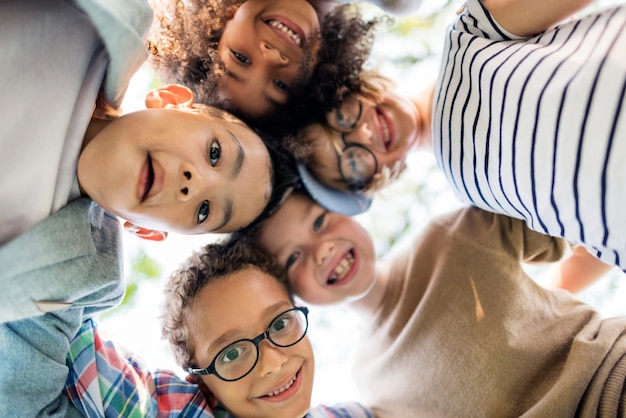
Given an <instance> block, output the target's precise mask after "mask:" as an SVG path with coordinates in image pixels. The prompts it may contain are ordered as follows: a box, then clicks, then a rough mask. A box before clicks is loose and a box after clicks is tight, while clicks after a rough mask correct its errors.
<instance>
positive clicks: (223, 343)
mask: <svg viewBox="0 0 626 418" xmlns="http://www.w3.org/2000/svg"><path fill="white" fill-rule="evenodd" d="M272 277H273V276H272ZM276 280H278V279H276ZM287 306H292V304H291V302H287V301H284V300H281V301H280V302H277V303H275V304H273V305H271V306H268V307H267V308H265V309H264V310H263V312H262V313H261V316H263V317H265V316H268V315H269V314H271V313H272V312H274V313H275V314H278V312H277V311H278V308H281V307H287ZM272 319H273V318H272ZM267 325H270V324H267ZM265 330H266V329H263V332H265ZM237 334H239V331H238V330H236V329H231V330H228V331H226V332H225V333H223V334H222V335H220V336H219V338H217V339H215V341H213V342H212V343H211V344H209V346H208V347H207V351H208V352H209V353H211V352H213V351H217V350H223V349H224V348H226V347H227V344H232V343H234V342H235V338H236V337H235V336H236V335H237ZM254 337H256V335H254V336H252V337H250V339H252V338H254ZM239 339H241V338H237V340H239Z"/></svg>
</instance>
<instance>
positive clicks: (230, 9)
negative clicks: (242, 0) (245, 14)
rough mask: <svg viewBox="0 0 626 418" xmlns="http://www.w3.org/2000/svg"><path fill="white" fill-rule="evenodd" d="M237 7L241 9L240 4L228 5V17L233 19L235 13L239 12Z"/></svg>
mask: <svg viewBox="0 0 626 418" xmlns="http://www.w3.org/2000/svg"><path fill="white" fill-rule="evenodd" d="M237 9H239V6H230V7H228V9H226V19H227V20H231V19H232V18H233V17H235V13H237Z"/></svg>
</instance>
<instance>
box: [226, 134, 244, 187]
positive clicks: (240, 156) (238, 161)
mask: <svg viewBox="0 0 626 418" xmlns="http://www.w3.org/2000/svg"><path fill="white" fill-rule="evenodd" d="M228 135H230V138H231V139H232V140H233V143H234V144H235V147H237V157H236V158H235V165H234V166H233V169H232V170H231V172H230V178H231V179H234V178H236V177H237V176H238V175H239V173H240V172H241V168H242V167H243V162H244V159H245V158H246V153H245V151H244V149H243V147H242V146H241V142H239V138H237V135H235V134H234V133H233V132H232V131H228Z"/></svg>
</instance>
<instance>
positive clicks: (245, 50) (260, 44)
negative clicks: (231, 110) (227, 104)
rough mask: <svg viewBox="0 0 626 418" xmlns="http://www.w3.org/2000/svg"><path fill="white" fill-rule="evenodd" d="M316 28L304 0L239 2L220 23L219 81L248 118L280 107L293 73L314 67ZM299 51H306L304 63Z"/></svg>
mask: <svg viewBox="0 0 626 418" xmlns="http://www.w3.org/2000/svg"><path fill="white" fill-rule="evenodd" d="M273 21H276V22H281V24H283V25H285V26H286V27H288V28H290V30H292V31H293V32H294V33H296V34H298V36H299V38H300V41H299V42H300V44H298V42H297V41H294V39H292V36H290V35H291V33H290V32H289V33H287V34H286V33H285V32H283V31H282V30H281V28H276V27H273V26H272V24H271V23H272V22H273ZM319 29H320V26H319V19H318V15H317V12H316V10H315V9H314V8H313V6H312V5H311V4H310V3H308V2H307V1H305V0H275V1H271V2H268V1H265V0H247V1H245V2H244V3H243V4H242V5H241V6H239V8H238V9H236V11H235V12H234V14H233V17H232V19H230V20H229V21H228V23H227V24H226V28H225V30H224V33H223V35H222V37H221V38H220V41H219V44H218V54H219V55H220V57H221V59H222V61H223V63H224V65H225V67H226V69H227V74H226V76H224V77H223V78H222V79H221V80H220V88H221V90H222V92H223V94H224V95H225V96H226V97H228V99H229V100H230V101H231V102H232V103H233V104H234V105H235V106H236V107H237V108H238V109H239V110H240V111H241V112H243V113H244V114H246V115H247V116H248V117H251V118H259V117H261V116H263V115H268V114H271V113H272V112H274V111H275V110H276V109H277V108H278V107H280V106H282V105H285V104H286V103H287V100H288V97H289V89H290V88H291V87H292V86H293V85H294V83H295V82H296V81H297V80H298V77H299V76H301V75H306V74H310V73H311V71H312V68H313V67H314V66H315V63H316V59H315V57H316V56H317V51H318V49H319V43H320V41H319V36H318V33H319ZM241 34H245V36H241ZM305 49H307V50H309V51H311V54H312V57H313V60H312V61H310V62H307V61H306V60H305ZM303 66H304V67H303Z"/></svg>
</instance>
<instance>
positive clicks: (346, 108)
mask: <svg viewBox="0 0 626 418" xmlns="http://www.w3.org/2000/svg"><path fill="white" fill-rule="evenodd" d="M362 114H363V104H362V103H361V100H360V99H359V98H358V97H356V96H349V97H347V98H346V99H345V100H344V101H343V102H342V103H341V105H339V107H338V108H336V109H333V110H332V111H331V112H329V113H328V114H327V116H326V121H327V123H328V125H329V126H330V127H331V128H332V129H334V130H336V131H339V132H341V140H342V141H343V147H342V146H341V144H338V143H337V142H336V141H335V140H334V138H333V139H331V141H332V143H333V147H334V149H335V154H337V165H338V168H339V173H340V174H341V178H342V179H343V181H344V183H346V185H347V186H348V187H349V188H350V189H351V190H360V189H363V187H365V186H366V185H367V184H368V183H369V182H370V181H372V179H373V178H374V175H375V174H376V171H377V170H378V160H377V159H376V156H375V155H374V153H373V152H372V151H371V150H370V149H369V148H367V147H366V146H364V145H362V144H356V143H348V142H347V141H346V134H348V133H350V132H352V131H353V130H354V129H355V128H356V127H357V126H358V124H359V121H360V119H361V115H362Z"/></svg>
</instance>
